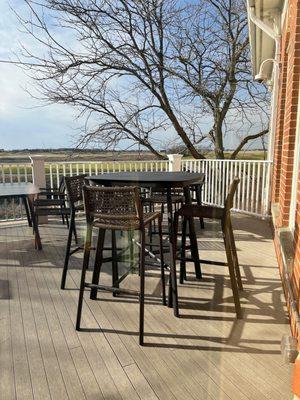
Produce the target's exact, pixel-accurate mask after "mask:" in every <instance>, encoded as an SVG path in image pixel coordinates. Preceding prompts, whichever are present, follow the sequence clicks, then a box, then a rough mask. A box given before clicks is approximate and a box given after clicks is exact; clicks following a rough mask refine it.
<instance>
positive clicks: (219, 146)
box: [215, 123, 225, 160]
mask: <svg viewBox="0 0 300 400" xmlns="http://www.w3.org/2000/svg"><path fill="white" fill-rule="evenodd" d="M215 156H216V158H217V159H220V160H223V159H224V158H225V157H224V144H223V132H222V124H221V123H217V124H216V127H215Z"/></svg>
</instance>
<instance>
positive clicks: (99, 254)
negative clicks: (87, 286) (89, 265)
mask: <svg viewBox="0 0 300 400" xmlns="http://www.w3.org/2000/svg"><path fill="white" fill-rule="evenodd" d="M104 240H105V229H101V228H100V229H99V233H98V241H97V248H96V256H95V265H94V271H93V278H92V283H93V284H94V285H98V284H99V276H100V271H101V267H102V258H103V247H104ZM97 292H98V290H97V289H92V290H91V295H90V298H91V300H96V298H97Z"/></svg>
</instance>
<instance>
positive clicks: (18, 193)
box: [0, 183, 42, 250]
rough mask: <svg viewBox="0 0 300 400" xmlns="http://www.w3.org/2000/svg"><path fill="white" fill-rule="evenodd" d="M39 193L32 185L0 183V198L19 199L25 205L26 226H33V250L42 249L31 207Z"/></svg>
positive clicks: (32, 207)
mask: <svg viewBox="0 0 300 400" xmlns="http://www.w3.org/2000/svg"><path fill="white" fill-rule="evenodd" d="M39 192H40V189H39V188H38V187H37V186H36V185H34V184H33V183H1V184H0V198H5V199H8V198H20V199H22V200H23V201H24V203H25V204H26V205H27V206H25V210H26V215H27V220H28V224H29V225H31V224H32V226H33V232H34V235H35V248H37V249H38V250H41V249H42V243H41V238H40V234H39V228H38V224H37V220H36V215H35V211H34V206H33V199H34V196H36V195H37V194H38V193H39Z"/></svg>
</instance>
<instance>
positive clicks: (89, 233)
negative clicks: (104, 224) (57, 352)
mask: <svg viewBox="0 0 300 400" xmlns="http://www.w3.org/2000/svg"><path fill="white" fill-rule="evenodd" d="M92 229H93V228H92V225H91V224H89V223H88V224H87V228H86V238H85V243H84V255H83V265H82V272H81V280H80V289H79V298H78V307H77V318H76V330H77V331H79V330H80V321H81V313H82V302H83V294H84V286H85V275H86V270H87V268H88V265H89V259H90V252H91V244H92Z"/></svg>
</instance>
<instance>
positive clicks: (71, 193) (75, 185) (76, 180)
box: [60, 175, 86, 289]
mask: <svg viewBox="0 0 300 400" xmlns="http://www.w3.org/2000/svg"><path fill="white" fill-rule="evenodd" d="M85 177H86V175H76V176H69V177H67V176H66V177H65V186H66V191H67V196H68V203H69V208H70V222H69V234H68V240H67V246H66V254H65V262H64V268H63V272H62V277H61V285H60V287H61V289H65V286H66V278H67V272H68V266H69V259H70V256H71V255H72V254H74V253H76V252H77V251H79V250H82V246H79V245H78V238H77V231H76V224H75V217H76V214H77V213H78V212H79V211H83V210H84V207H83V194H82V188H83V186H84V185H85ZM73 235H74V238H75V243H76V245H77V246H76V247H75V248H74V249H73V250H71V245H72V236H73Z"/></svg>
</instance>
